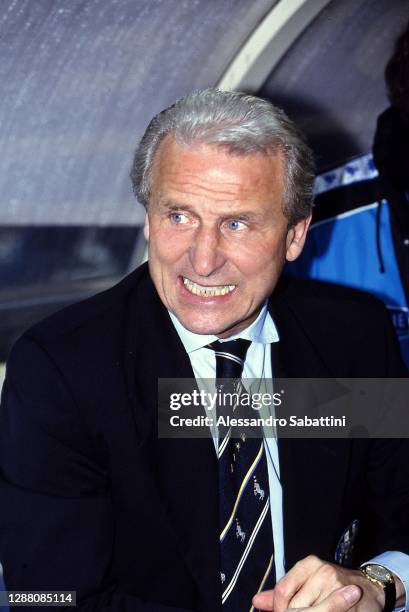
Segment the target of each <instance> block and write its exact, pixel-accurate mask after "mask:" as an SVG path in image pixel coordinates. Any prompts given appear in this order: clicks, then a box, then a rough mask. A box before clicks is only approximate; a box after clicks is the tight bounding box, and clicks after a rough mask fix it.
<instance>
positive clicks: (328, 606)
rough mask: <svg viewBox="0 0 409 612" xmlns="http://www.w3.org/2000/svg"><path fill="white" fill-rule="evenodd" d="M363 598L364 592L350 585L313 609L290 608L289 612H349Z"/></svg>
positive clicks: (335, 592)
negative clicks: (308, 611) (309, 611)
mask: <svg viewBox="0 0 409 612" xmlns="http://www.w3.org/2000/svg"><path fill="white" fill-rule="evenodd" d="M361 597H362V590H361V589H360V588H359V587H358V586H356V585H349V586H346V587H342V588H341V589H337V590H336V591H334V592H333V593H331V595H328V597H326V598H325V599H324V600H323V601H321V602H320V603H318V604H316V605H315V606H312V607H311V608H289V609H288V610H287V612H301V611H304V610H305V611H307V610H311V611H314V612H347V610H350V609H351V608H353V607H354V606H355V605H356V604H357V603H358V601H359V600H360V599H361Z"/></svg>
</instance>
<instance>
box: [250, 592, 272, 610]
mask: <svg viewBox="0 0 409 612" xmlns="http://www.w3.org/2000/svg"><path fill="white" fill-rule="evenodd" d="M273 598H274V591H263V592H262V593H257V595H254V597H253V601H252V603H253V606H254V608H255V609H256V610H262V611H263V612H264V611H266V612H271V611H272V610H273Z"/></svg>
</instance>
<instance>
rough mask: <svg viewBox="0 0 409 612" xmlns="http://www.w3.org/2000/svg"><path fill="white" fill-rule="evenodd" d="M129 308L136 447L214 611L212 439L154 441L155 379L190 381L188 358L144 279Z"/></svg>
mask: <svg viewBox="0 0 409 612" xmlns="http://www.w3.org/2000/svg"><path fill="white" fill-rule="evenodd" d="M141 304H143V309H141V306H140V305H141ZM130 310H131V312H132V316H131V317H130V321H132V324H131V325H129V326H128V333H129V335H130V337H128V338H127V341H128V343H129V344H128V347H127V350H126V371H127V380H128V388H129V389H130V390H131V395H132V399H133V405H134V409H135V411H136V419H135V420H136V426H137V428H138V433H139V438H140V440H141V445H145V446H146V447H147V450H148V452H149V453H150V455H151V461H153V462H154V464H155V471H156V474H157V487H158V492H159V495H160V499H161V503H162V504H163V507H164V509H165V512H166V515H167V517H168V519H169V522H170V524H171V525H172V527H173V529H174V531H175V533H176V535H177V539H178V542H179V544H180V551H181V553H182V555H183V557H184V559H185V561H186V564H187V566H188V568H189V569H190V571H191V573H192V576H193V577H194V579H195V581H196V583H197V586H198V589H199V591H200V593H201V600H202V601H203V602H204V607H203V609H205V610H208V609H211V610H216V609H217V608H218V606H219V603H218V602H219V597H220V593H219V590H218V585H219V582H220V577H219V547H218V538H217V534H218V499H217V495H218V491H217V460H216V453H215V449H214V445H213V441H212V439H211V438H206V439H181V438H179V439H158V429H157V427H158V419H157V416H158V382H157V381H158V379H159V378H190V379H193V378H194V374H193V371H192V368H191V365H190V360H189V357H188V355H187V354H186V351H185V349H184V347H183V345H182V343H181V341H180V339H179V336H178V334H177V332H176V330H175V328H174V326H173V324H172V322H171V320H170V317H169V315H168V313H167V311H166V309H165V308H164V306H163V305H162V303H161V301H160V299H159V297H158V295H157V293H156V290H155V288H154V286H153V284H152V282H151V280H150V278H149V275H145V278H144V279H143V281H142V282H141V283H140V285H139V286H138V287H137V288H136V291H135V295H134V297H133V305H131V308H130ZM136 346H137V350H136ZM136 353H137V354H138V356H140V357H139V358H138V361H136V359H135V354H136Z"/></svg>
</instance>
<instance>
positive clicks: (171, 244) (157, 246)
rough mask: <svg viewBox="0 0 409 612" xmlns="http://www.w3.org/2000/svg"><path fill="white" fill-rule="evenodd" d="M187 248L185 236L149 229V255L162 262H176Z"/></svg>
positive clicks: (187, 243)
mask: <svg viewBox="0 0 409 612" xmlns="http://www.w3.org/2000/svg"><path fill="white" fill-rule="evenodd" d="M188 249H189V242H188V241H187V240H186V237H185V236H182V235H176V236H175V233H174V232H171V231H166V232H164V231H162V230H161V231H158V232H154V231H152V228H151V231H150V243H149V257H150V258H153V259H155V260H156V261H157V262H161V263H162V264H172V263H173V262H177V261H178V260H179V259H180V258H181V257H182V256H183V255H184V254H185V253H186V252H187V251H188Z"/></svg>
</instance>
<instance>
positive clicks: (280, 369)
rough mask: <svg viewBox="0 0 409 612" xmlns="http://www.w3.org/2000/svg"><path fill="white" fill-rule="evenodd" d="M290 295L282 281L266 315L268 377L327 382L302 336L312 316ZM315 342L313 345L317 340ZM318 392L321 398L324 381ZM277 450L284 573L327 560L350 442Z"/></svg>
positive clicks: (310, 442) (303, 443) (288, 443)
mask: <svg viewBox="0 0 409 612" xmlns="http://www.w3.org/2000/svg"><path fill="white" fill-rule="evenodd" d="M294 293H295V292H293V295H290V296H289V295H288V293H287V290H286V287H285V282H284V283H283V285H281V286H280V287H278V288H277V290H276V292H275V293H274V296H273V299H272V300H271V302H270V312H271V314H272V316H273V319H274V322H275V324H276V326H277V329H278V332H279V336H280V341H279V342H278V343H276V344H273V345H272V368H273V373H274V378H319V379H326V378H331V377H332V378H333V374H332V373H331V372H330V371H329V370H328V368H327V366H326V364H325V363H324V360H323V358H322V357H321V355H320V352H319V350H318V349H317V348H316V344H315V342H314V340H313V339H311V336H310V334H308V317H313V316H314V313H313V312H308V310H307V311H305V312H304V311H303V307H302V300H303V297H302V295H300V296H296V295H294ZM306 317H307V319H306ZM317 341H318V346H319V339H318V338H317ZM320 388H321V386H320ZM329 388H330V393H331V392H333V389H334V386H333V385H332V384H331V385H329ZM322 390H323V393H324V395H325V394H326V385H325V383H324V382H323V384H322ZM317 435H319V433H318V434H317ZM278 446H279V460H280V477H281V484H282V488H283V521H284V549H285V567H286V570H287V571H288V570H289V569H290V568H291V567H292V566H293V565H294V563H296V561H298V560H299V559H302V558H304V557H306V556H307V555H309V554H316V555H318V556H320V557H322V558H324V559H328V560H330V561H333V560H334V552H335V546H336V537H337V536H336V528H335V525H336V523H337V521H336V517H337V516H338V513H339V509H340V505H341V500H342V493H343V483H344V480H345V478H346V471H347V468H348V453H349V449H350V442H349V441H348V440H342V439H338V440H337V439H325V438H323V439H319V438H316V439H311V438H310V439H307V438H298V439H295V438H281V439H279V442H278Z"/></svg>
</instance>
